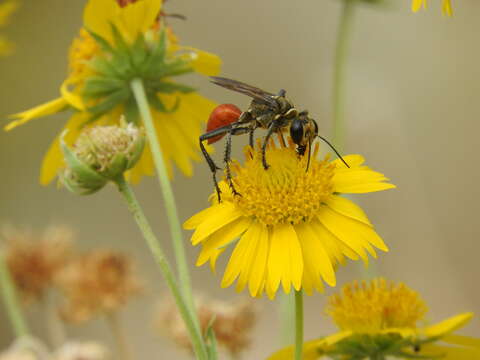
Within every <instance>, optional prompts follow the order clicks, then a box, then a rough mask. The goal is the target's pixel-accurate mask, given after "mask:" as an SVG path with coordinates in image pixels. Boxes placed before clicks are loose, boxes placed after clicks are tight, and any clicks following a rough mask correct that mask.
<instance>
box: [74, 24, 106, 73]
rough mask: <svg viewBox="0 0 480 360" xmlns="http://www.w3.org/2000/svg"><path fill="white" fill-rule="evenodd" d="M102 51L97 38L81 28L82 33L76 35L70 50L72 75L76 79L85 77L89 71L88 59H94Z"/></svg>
mask: <svg viewBox="0 0 480 360" xmlns="http://www.w3.org/2000/svg"><path fill="white" fill-rule="evenodd" d="M99 52H100V48H99V46H98V45H97V42H96V41H95V39H94V38H93V37H92V36H91V35H90V34H89V33H88V31H87V30H85V29H84V28H81V29H80V34H79V35H78V37H76V38H75V39H74V40H73V42H72V45H71V46H70V52H69V63H68V67H69V69H70V77H71V78H73V79H75V80H81V79H84V78H85V77H86V76H87V73H88V71H89V70H88V69H89V67H88V61H90V60H92V59H93V57H94V56H95V55H97V54H98V53H99Z"/></svg>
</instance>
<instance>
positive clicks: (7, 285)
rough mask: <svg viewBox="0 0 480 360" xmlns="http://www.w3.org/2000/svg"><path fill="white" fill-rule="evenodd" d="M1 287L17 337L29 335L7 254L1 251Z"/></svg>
mask: <svg viewBox="0 0 480 360" xmlns="http://www.w3.org/2000/svg"><path fill="white" fill-rule="evenodd" d="M0 287H1V289H2V295H3V300H4V302H5V308H6V310H7V314H8V317H9V318H10V322H11V323H12V326H13V330H14V332H15V335H16V336H17V337H19V338H20V337H23V336H26V335H28V333H29V331H28V328H27V324H26V322H25V319H24V318H23V314H22V310H21V307H20V304H19V303H18V298H17V294H16V290H15V285H14V284H13V281H12V277H11V276H10V271H9V270H8V267H7V263H6V261H5V255H4V254H3V253H2V252H1V251H0Z"/></svg>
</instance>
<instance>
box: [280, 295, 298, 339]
mask: <svg viewBox="0 0 480 360" xmlns="http://www.w3.org/2000/svg"><path fill="white" fill-rule="evenodd" d="M294 301H295V300H294V296H293V294H292V293H290V294H284V293H282V294H281V296H280V304H279V313H280V343H281V345H282V347H285V346H289V345H291V344H292V342H293V341H294V339H295V336H294V330H293V329H294V328H295V325H294V324H295V310H294V309H295V305H294Z"/></svg>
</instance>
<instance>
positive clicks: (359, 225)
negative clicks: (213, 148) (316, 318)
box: [184, 142, 395, 298]
mask: <svg viewBox="0 0 480 360" xmlns="http://www.w3.org/2000/svg"><path fill="white" fill-rule="evenodd" d="M259 148H260V147H258V148H257V149H256V150H255V151H253V150H252V149H251V148H249V147H247V149H246V154H245V155H246V159H247V160H246V162H245V164H244V165H243V166H241V165H240V164H238V163H233V164H232V171H233V173H234V177H233V182H234V184H235V188H236V190H237V191H238V192H239V193H240V196H234V195H233V194H232V191H231V190H230V188H229V186H228V185H227V183H226V182H225V181H222V182H221V183H220V184H219V185H220V189H221V191H222V202H221V203H217V202H216V196H214V195H212V197H211V199H212V202H213V203H212V205H211V206H210V207H209V208H207V209H205V210H203V211H201V212H200V213H198V214H196V215H194V216H193V217H192V218H190V219H189V220H188V221H187V222H186V223H185V224H184V227H185V228H186V229H196V230H195V233H194V234H193V236H192V239H191V241H192V243H193V245H197V244H201V245H202V251H201V252H200V255H199V258H198V261H197V265H198V266H200V265H202V264H204V263H206V262H207V261H210V264H211V266H212V269H213V270H214V268H215V262H216V259H217V257H218V256H219V255H220V254H221V253H222V252H223V251H224V250H225V249H226V248H227V246H228V245H229V244H231V243H233V242H235V241H236V240H237V238H240V240H239V241H238V242H237V244H236V246H235V249H234V250H233V253H232V255H231V257H230V261H229V263H228V266H227V268H226V271H225V274H224V276H223V280H222V287H227V286H230V285H231V284H232V283H233V282H234V281H235V279H237V278H238V283H237V290H238V291H242V290H243V289H244V288H245V286H246V285H247V284H248V287H249V290H250V294H251V295H252V296H260V295H261V294H262V293H263V292H264V291H265V292H266V293H267V295H268V296H269V297H270V298H273V297H274V296H275V293H276V291H277V289H278V287H279V285H280V283H281V284H282V285H283V289H284V291H285V292H286V293H288V292H289V291H290V289H291V286H292V285H293V287H294V288H295V289H296V290H299V289H304V290H305V291H306V292H307V294H311V293H312V292H313V290H314V289H315V290H318V291H322V290H323V283H322V279H323V281H325V282H326V283H327V284H328V285H330V286H334V285H335V282H336V279H335V266H336V265H337V264H341V263H343V262H344V261H345V257H347V258H350V259H352V260H358V259H359V258H361V259H362V260H363V261H364V262H365V263H366V264H367V263H368V255H367V253H369V254H370V255H372V256H373V257H376V256H377V255H376V252H375V250H374V247H376V248H378V249H380V250H383V251H388V248H387V246H386V245H385V244H384V242H383V240H382V239H381V238H380V237H379V236H378V235H377V233H376V232H375V230H374V228H373V225H372V224H371V223H370V221H369V220H368V218H367V216H366V215H365V213H364V212H363V211H362V209H360V208H359V207H358V206H357V205H355V204H354V203H353V202H351V201H350V200H348V199H346V198H344V197H342V196H340V194H341V193H368V192H374V191H381V190H386V189H391V188H394V187H395V186H394V185H392V184H389V183H386V182H385V181H386V180H388V179H387V178H386V177H385V176H384V175H383V174H380V173H378V172H375V171H373V170H371V169H370V168H368V167H367V166H364V165H362V164H363V162H364V158H363V157H362V156H360V155H348V156H345V157H344V159H345V161H346V162H347V163H348V164H349V166H350V168H347V167H346V166H345V165H344V164H343V163H342V162H341V161H340V160H338V159H337V160H334V161H329V160H328V156H327V157H326V158H325V159H324V160H317V159H316V155H317V152H318V144H317V146H316V148H315V150H314V153H313V156H312V160H311V163H310V166H309V169H308V171H305V169H306V168H307V157H306V156H305V157H299V156H298V155H297V154H296V152H295V149H294V145H293V144H292V143H291V142H290V146H288V147H285V146H282V147H280V148H277V147H275V145H274V144H273V142H272V144H271V145H270V147H269V149H268V151H267V155H266V156H267V159H268V163H269V164H270V165H271V166H270V168H269V169H268V170H266V171H265V170H264V169H263V165H262V156H261V151H260V149H259Z"/></svg>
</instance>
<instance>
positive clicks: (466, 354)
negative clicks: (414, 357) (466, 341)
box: [420, 343, 480, 360]
mask: <svg viewBox="0 0 480 360" xmlns="http://www.w3.org/2000/svg"><path fill="white" fill-rule="evenodd" d="M420 355H423V356H431V358H433V359H437V358H439V359H442V360H479V359H480V351H479V350H478V349H472V348H461V347H452V346H443V345H437V344H431V343H430V344H425V345H422V346H421V348H420Z"/></svg>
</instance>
